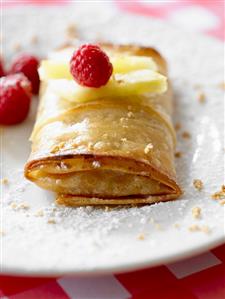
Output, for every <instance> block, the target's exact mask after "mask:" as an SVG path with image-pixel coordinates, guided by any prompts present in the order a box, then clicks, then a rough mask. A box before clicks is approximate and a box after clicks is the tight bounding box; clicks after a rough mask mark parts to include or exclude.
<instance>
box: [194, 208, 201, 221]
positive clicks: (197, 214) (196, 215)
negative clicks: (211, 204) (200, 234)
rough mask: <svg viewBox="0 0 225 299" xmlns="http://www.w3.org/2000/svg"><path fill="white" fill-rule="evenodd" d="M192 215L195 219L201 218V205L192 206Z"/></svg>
mask: <svg viewBox="0 0 225 299" xmlns="http://www.w3.org/2000/svg"><path fill="white" fill-rule="evenodd" d="M192 216H193V217H194V218H195V219H199V218H200V217H201V208H199V207H194V208H192Z"/></svg>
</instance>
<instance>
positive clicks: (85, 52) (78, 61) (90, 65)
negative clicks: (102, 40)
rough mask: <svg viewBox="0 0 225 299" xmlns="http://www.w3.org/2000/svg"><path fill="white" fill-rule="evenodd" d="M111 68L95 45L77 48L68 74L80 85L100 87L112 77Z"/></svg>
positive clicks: (107, 59) (104, 55)
mask: <svg viewBox="0 0 225 299" xmlns="http://www.w3.org/2000/svg"><path fill="white" fill-rule="evenodd" d="M112 71H113V67H112V64H111V63H110V61H109V57H108V56H107V55H106V53H105V52H103V51H102V50H101V48H100V47H99V46H97V45H91V44H86V45H82V46H80V47H79V49H78V50H77V51H75V53H74V54H73V56H72V58H71V60H70V72H71V74H72V75H73V77H74V79H75V80H76V81H77V83H79V84H80V85H83V86H87V87H100V86H102V85H105V84H106V83H107V82H108V80H109V78H110V76H111V75H112Z"/></svg>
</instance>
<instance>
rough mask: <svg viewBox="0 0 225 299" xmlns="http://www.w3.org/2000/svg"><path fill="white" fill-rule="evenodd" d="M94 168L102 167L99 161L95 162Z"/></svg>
mask: <svg viewBox="0 0 225 299" xmlns="http://www.w3.org/2000/svg"><path fill="white" fill-rule="evenodd" d="M92 166H93V168H99V167H101V163H100V162H99V161H93V162H92Z"/></svg>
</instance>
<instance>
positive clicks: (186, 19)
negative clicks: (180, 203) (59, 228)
mask: <svg viewBox="0 0 225 299" xmlns="http://www.w3.org/2000/svg"><path fill="white" fill-rule="evenodd" d="M69 2H70V1H68V0H57V1H54V0H52V1H50V0H45V1H44V0H42V1H41V0H29V1H28V0H27V1H13V4H24V3H26V4H28V3H29V4H33V3H34V4H41V5H42V4H45V5H50V4H51V5H52V4H54V5H56V4H57V5H59V4H60V5H62V4H67V5H68V4H69ZM114 3H115V5H116V6H117V7H118V8H119V9H121V10H122V11H126V12H130V13H134V14H140V15H145V16H146V15H147V16H153V17H156V18H162V19H166V20H167V21H168V22H171V23H173V24H176V25H179V27H184V28H185V29H188V30H193V31H201V32H204V33H208V34H210V35H213V36H215V37H218V38H220V39H224V38H225V36H224V0H221V1H219V0H182V1H175V0H174V1H164V2H163V1H141V0H136V1H119V0H118V1H114ZM3 4H5V5H9V4H10V1H3ZM11 5H12V1H11ZM190 20H191V21H190ZM224 282H225V245H223V246H220V247H218V248H216V249H214V250H212V251H210V252H207V253H204V254H202V255H199V256H197V257H193V258H190V259H186V260H184V261H181V262H177V263H173V264H170V265H166V266H161V267H157V268H152V269H147V270H141V271H136V272H131V273H126V274H118V275H107V276H102V277H90V278H89V277H88V278H87V277H85V278H79V277H59V278H27V277H11V276H1V277H0V298H5V299H6V298H10V299H37V298H38V299H39V298H40V299H42V298H43V299H52V298H57V299H68V298H74V299H128V298H132V299H222V298H225V283H224Z"/></svg>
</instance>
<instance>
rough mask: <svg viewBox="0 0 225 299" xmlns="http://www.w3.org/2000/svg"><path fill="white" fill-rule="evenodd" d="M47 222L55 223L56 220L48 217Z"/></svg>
mask: <svg viewBox="0 0 225 299" xmlns="http://www.w3.org/2000/svg"><path fill="white" fill-rule="evenodd" d="M48 223H49V224H56V221H55V219H54V218H49V219H48Z"/></svg>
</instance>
